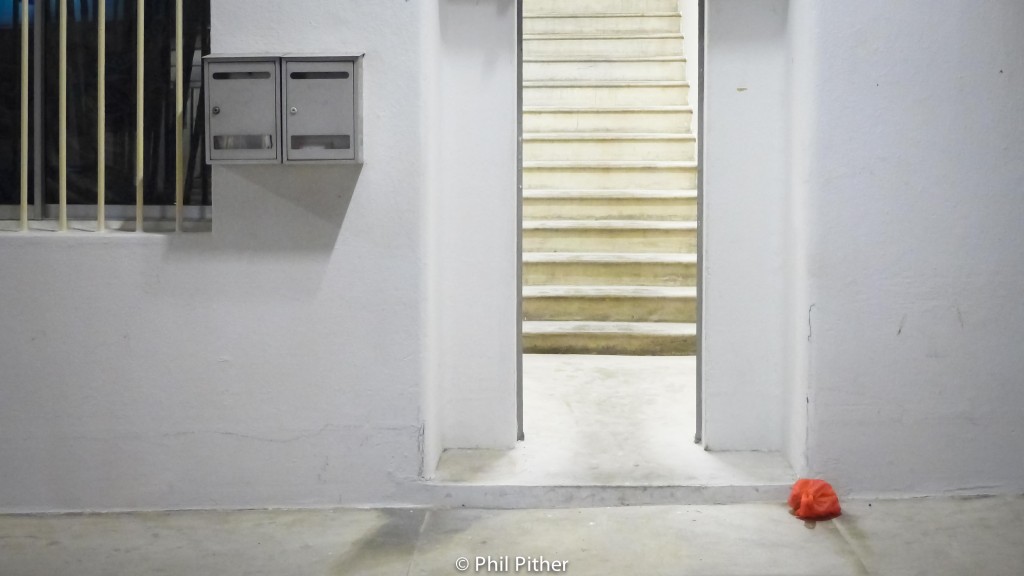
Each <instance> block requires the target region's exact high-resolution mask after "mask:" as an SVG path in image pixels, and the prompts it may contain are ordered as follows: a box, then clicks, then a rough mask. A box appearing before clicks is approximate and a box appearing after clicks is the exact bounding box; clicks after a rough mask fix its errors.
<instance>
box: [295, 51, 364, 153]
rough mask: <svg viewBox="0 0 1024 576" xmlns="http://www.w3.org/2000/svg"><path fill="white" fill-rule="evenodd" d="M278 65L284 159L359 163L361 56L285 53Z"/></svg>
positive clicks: (360, 138)
mask: <svg viewBox="0 0 1024 576" xmlns="http://www.w3.org/2000/svg"><path fill="white" fill-rule="evenodd" d="M282 69H283V74H284V78H283V82H282V101H283V133H284V139H283V142H284V144H283V146H284V161H285V163H289V164H291V163H335V164H357V163H361V162H362V160H363V154H362V145H363V143H362V86H361V84H362V78H361V75H362V74H361V72H362V56H340V57H338V56H285V57H284V58H283V59H282Z"/></svg>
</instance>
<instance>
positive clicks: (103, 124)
mask: <svg viewBox="0 0 1024 576" xmlns="http://www.w3.org/2000/svg"><path fill="white" fill-rule="evenodd" d="M96 8H97V12H96V20H97V26H96V36H97V38H96V230H97V231H98V232H103V231H105V230H106V229H107V214H106V212H107V1H106V0H99V1H98V2H97V3H96Z"/></svg>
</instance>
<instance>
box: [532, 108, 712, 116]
mask: <svg viewBox="0 0 1024 576" xmlns="http://www.w3.org/2000/svg"><path fill="white" fill-rule="evenodd" d="M523 112H524V113H540V114H544V113H554V114H557V113H566V112H568V113H574V112H583V113H616V112H693V106H608V107H602V108H598V107H594V106H582V107H581V106H523Z"/></svg>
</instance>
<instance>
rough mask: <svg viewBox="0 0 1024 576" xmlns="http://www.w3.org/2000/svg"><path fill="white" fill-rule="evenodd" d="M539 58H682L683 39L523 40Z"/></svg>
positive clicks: (525, 48)
mask: <svg viewBox="0 0 1024 576" xmlns="http://www.w3.org/2000/svg"><path fill="white" fill-rule="evenodd" d="M523 54H527V55H529V56H530V57H536V56H560V57H569V56H682V55H683V40H682V39H681V38H557V37H556V38H543V39H525V40H523Z"/></svg>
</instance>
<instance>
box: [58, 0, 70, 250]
mask: <svg viewBox="0 0 1024 576" xmlns="http://www.w3.org/2000/svg"><path fill="white" fill-rule="evenodd" d="M59 20H60V69H59V76H60V79H59V80H60V88H59V96H58V104H57V106H58V111H57V123H58V131H59V136H58V146H59V150H60V151H59V153H58V161H59V163H60V168H59V181H58V186H59V188H58V190H59V192H60V208H59V210H60V212H59V213H58V216H57V220H58V226H59V229H60V231H61V232H65V231H67V229H68V0H60V18H59Z"/></svg>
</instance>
